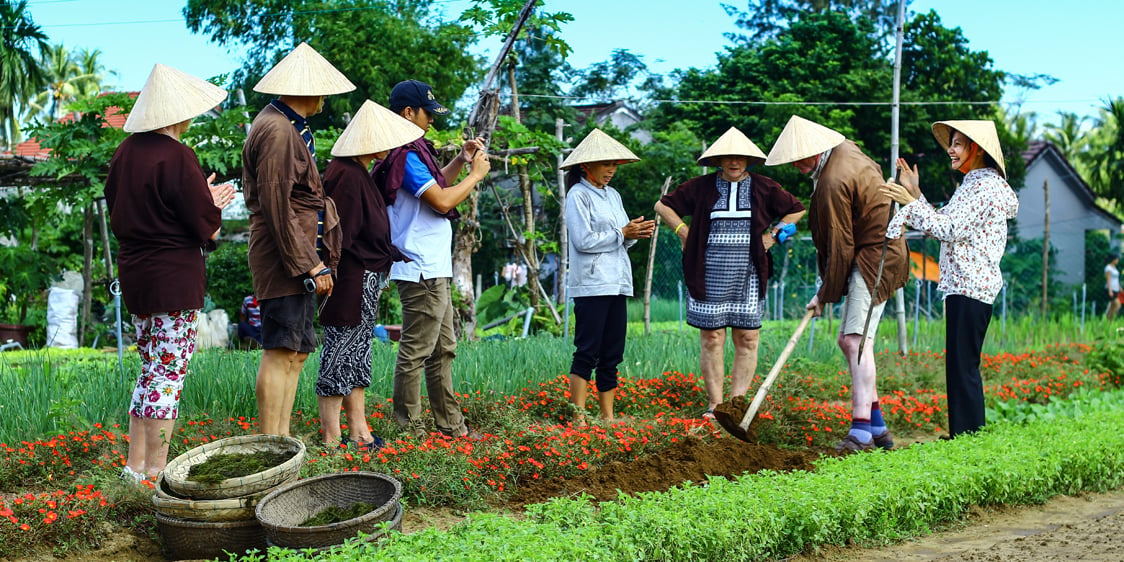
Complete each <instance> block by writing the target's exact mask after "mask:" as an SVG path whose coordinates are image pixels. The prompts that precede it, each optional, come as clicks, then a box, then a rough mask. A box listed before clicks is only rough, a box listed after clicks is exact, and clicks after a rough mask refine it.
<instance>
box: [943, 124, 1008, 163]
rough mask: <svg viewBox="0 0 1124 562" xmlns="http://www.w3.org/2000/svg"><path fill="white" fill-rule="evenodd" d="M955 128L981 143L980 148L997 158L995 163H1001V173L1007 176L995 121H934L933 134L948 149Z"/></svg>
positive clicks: (975, 141) (973, 140)
mask: <svg viewBox="0 0 1124 562" xmlns="http://www.w3.org/2000/svg"><path fill="white" fill-rule="evenodd" d="M953 129H955V130H957V131H960V132H961V133H964V136H966V137H968V138H969V139H971V141H972V142H974V143H976V144H978V145H980V148H982V149H983V150H984V152H986V153H987V155H988V156H991V157H992V158H994V159H995V163H996V164H999V173H1000V174H1003V177H1007V166H1006V163H1005V162H1003V147H1001V146H999V133H997V132H996V131H995V123H994V122H993V121H990V120H987V119H982V120H962V121H937V122H936V123H933V136H934V137H937V142H939V143H941V148H943V149H945V150H948V145H949V141H951V140H952V131H953Z"/></svg>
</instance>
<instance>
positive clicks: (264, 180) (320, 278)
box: [242, 43, 355, 435]
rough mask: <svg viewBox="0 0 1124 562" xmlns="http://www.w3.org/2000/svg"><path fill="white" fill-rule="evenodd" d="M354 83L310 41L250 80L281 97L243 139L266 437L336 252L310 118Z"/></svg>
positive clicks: (307, 343) (288, 388)
mask: <svg viewBox="0 0 1124 562" xmlns="http://www.w3.org/2000/svg"><path fill="white" fill-rule="evenodd" d="M354 89H355V85H354V84H352V83H351V82H350V81H349V80H348V79H347V78H346V77H345V76H344V75H343V74H341V73H340V71H338V70H336V68H335V67H334V66H332V64H331V63H329V62H328V61H327V60H325V59H324V57H322V56H320V54H319V53H317V52H316V51H315V50H313V48H312V47H309V46H308V44H307V43H301V44H299V45H297V47H296V48H295V49H293V50H292V52H290V53H289V54H288V55H286V56H285V58H283V59H281V61H280V62H278V63H277V64H276V65H274V66H273V68H272V69H270V71H269V72H268V73H266V75H265V76H263V77H262V79H261V80H259V81H258V83H257V84H256V85H254V91H255V92H259V93H262V94H272V95H276V96H278V97H277V98H276V99H274V100H273V101H271V102H270V103H269V104H268V105H266V106H265V107H264V108H262V110H261V111H259V112H258V114H257V116H256V117H255V118H254V122H253V124H252V125H251V126H250V133H249V134H248V135H246V142H245V144H243V146H242V187H243V190H242V194H243V195H244V196H245V198H246V209H248V210H249V211H250V246H249V251H248V256H247V259H248V260H249V263H250V274H251V275H252V277H253V281H254V296H256V297H257V298H258V302H260V303H261V316H262V326H261V332H262V348H263V351H262V354H261V363H260V364H259V365H258V377H257V382H256V385H255V387H254V391H255V395H256V398H257V403H258V424H259V431H261V432H262V433H264V434H267V435H289V432H290V428H289V422H290V419H291V417H292V413H293V403H294V401H295V400H296V396H297V386H298V384H299V382H300V374H301V369H302V368H303V367H304V362H305V360H306V359H307V358H308V354H309V353H312V352H313V351H315V350H316V332H315V326H314V317H315V314H316V306H315V295H329V294H331V293H332V286H333V284H334V279H333V277H332V268H331V266H332V265H333V262H334V261H336V260H338V259H339V245H338V244H339V239H338V231H337V232H335V233H333V226H334V225H335V224H336V223H338V216H337V215H336V209H335V206H334V205H332V204H331V200H330V199H327V198H325V197H324V187H323V185H322V183H321V180H320V172H319V170H317V168H316V147H315V146H314V144H313V136H312V130H311V129H310V128H309V124H308V118H309V117H312V116H313V115H316V114H317V113H319V112H320V110H321V109H322V108H323V106H324V97H325V96H328V95H332V94H342V93H345V92H350V91H351V90H354ZM321 224H322V226H323V227H322V228H321V226H320V225H321ZM321 235H322V236H321Z"/></svg>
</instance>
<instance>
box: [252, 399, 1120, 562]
mask: <svg viewBox="0 0 1124 562" xmlns="http://www.w3.org/2000/svg"><path fill="white" fill-rule="evenodd" d="M1041 410H1042V411H1041V412H1040V414H1041V415H1040V416H1039V418H1038V419H1033V420H1032V421H1029V422H1027V423H1025V424H1017V423H1014V422H1000V423H996V424H994V425H992V426H989V427H988V428H987V429H986V430H985V431H983V432H982V433H980V434H977V435H972V436H968V437H965V438H959V439H955V440H952V441H934V442H929V443H925V444H917V445H914V446H911V447H908V448H906V449H902V450H898V451H894V452H891V453H882V452H879V453H873V454H863V455H853V456H850V457H845V458H841V459H832V458H825V459H824V460H822V461H821V462H820V463H819V464H818V466H817V468H816V470H815V471H814V472H810V473H805V472H793V473H784V474H778V473H758V474H755V475H747V476H744V477H741V478H737V479H736V480H734V481H728V480H726V479H721V478H719V479H712V480H710V481H709V482H708V483H707V485H705V486H683V487H679V488H674V489H672V490H669V491H668V492H666V493H648V494H639V495H636V496H633V497H627V498H624V499H621V500H619V501H615V502H603V503H600V504H598V505H594V504H593V503H592V502H591V501H590V499H589V498H588V497H578V498H559V499H555V500H552V501H549V502H547V503H544V504H539V505H534V506H529V508H528V510H527V517H526V518H521V519H517V518H513V517H508V516H505V515H502V514H495V513H472V514H470V516H469V517H468V519H467V520H466V521H465V522H463V523H462V524H460V525H457V526H455V527H453V528H452V529H450V530H449V531H439V530H436V529H427V530H424V531H421V532H418V533H414V534H411V535H392V537H391V538H390V539H389V540H387V541H385V542H383V543H381V544H378V545H372V544H361V543H360V544H355V545H351V546H349V547H347V548H346V549H344V550H341V551H339V552H336V553H333V554H330V555H322V556H320V557H318V559H319V560H364V561H376V560H401V559H407V558H410V559H426V560H462V561H472V560H481V561H484V560H488V561H495V560H530V559H534V560H576V559H581V560H764V559H774V558H779V557H784V556H790V555H793V554H796V553H799V552H802V551H805V550H807V549H810V548H815V547H818V546H822V545H846V544H859V545H878V544H886V543H890V542H896V541H900V540H902V539H904V538H907V537H912V536H918V535H924V534H927V533H929V532H931V531H932V530H934V529H936V528H939V527H941V526H944V525H947V524H949V523H951V522H953V521H956V520H958V519H959V518H961V517H963V516H964V515H965V514H966V513H967V512H968V510H969V509H970V508H971V507H972V506H995V505H1028V504H1041V503H1043V502H1045V501H1046V500H1048V499H1049V498H1051V497H1053V496H1055V495H1059V494H1077V493H1082V492H1098V491H1105V490H1109V489H1114V488H1117V487H1119V486H1121V485H1124V392H1121V391H1112V392H1110V393H1092V392H1083V393H1080V394H1078V395H1076V396H1074V397H1073V404H1071V405H1070V406H1069V407H1065V406H1062V407H1060V408H1057V410H1058V411H1056V412H1055V411H1053V410H1051V409H1050V408H1048V407H1047V408H1043V409H1041ZM1078 411H1079V413H1077V412H1078ZM1075 413H1077V415H1073V414H1075ZM264 559H265V558H264V556H259V555H251V556H246V557H244V558H242V560H254V561H256V560H264ZM269 559H270V560H294V561H295V560H303V559H304V555H303V554H299V553H292V552H291V551H288V552H286V551H280V550H276V549H275V550H272V551H271V552H270V553H269Z"/></svg>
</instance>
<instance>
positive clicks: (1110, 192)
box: [1085, 97, 1124, 205]
mask: <svg viewBox="0 0 1124 562" xmlns="http://www.w3.org/2000/svg"><path fill="white" fill-rule="evenodd" d="M1094 126H1095V130H1094V131H1093V132H1092V133H1091V134H1090V137H1091V141H1092V143H1093V145H1092V146H1091V147H1090V148H1091V150H1089V151H1088V152H1087V157H1086V158H1085V162H1086V163H1087V164H1088V166H1089V170H1090V174H1089V179H1090V180H1091V181H1090V182H1089V184H1090V186H1091V187H1092V188H1093V191H1094V192H1096V194H1097V195H1098V196H1100V197H1104V198H1106V199H1109V200H1112V201H1114V202H1115V203H1116V204H1117V205H1124V97H1117V98H1115V99H1107V100H1104V106H1103V107H1102V108H1101V110H1100V114H1099V115H1098V116H1097V117H1096V118H1095V119H1094Z"/></svg>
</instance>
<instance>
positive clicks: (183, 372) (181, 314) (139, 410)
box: [129, 309, 199, 420]
mask: <svg viewBox="0 0 1124 562" xmlns="http://www.w3.org/2000/svg"><path fill="white" fill-rule="evenodd" d="M133 325H134V326H136V329H137V351H138V352H139V353H140V356H141V372H140V376H139V377H137V385H136V387H134V388H133V397H132V401H131V402H130V404H129V415H130V416H133V417H136V418H151V419H158V420H174V419H176V418H178V417H179V413H180V411H179V403H180V393H181V392H182V391H183V381H184V379H185V378H187V364H188V363H189V362H190V361H191V356H192V355H193V354H194V353H195V334H196V327H197V326H198V325H199V310H197V309H189V310H178V311H174V312H168V313H165V314H149V315H142V314H134V315H133Z"/></svg>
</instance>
